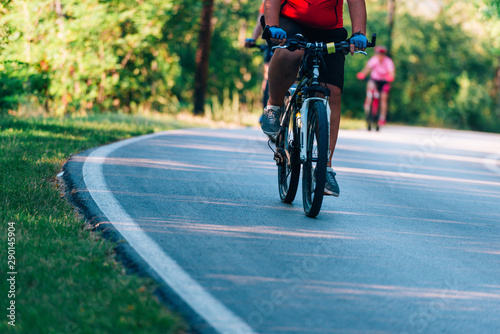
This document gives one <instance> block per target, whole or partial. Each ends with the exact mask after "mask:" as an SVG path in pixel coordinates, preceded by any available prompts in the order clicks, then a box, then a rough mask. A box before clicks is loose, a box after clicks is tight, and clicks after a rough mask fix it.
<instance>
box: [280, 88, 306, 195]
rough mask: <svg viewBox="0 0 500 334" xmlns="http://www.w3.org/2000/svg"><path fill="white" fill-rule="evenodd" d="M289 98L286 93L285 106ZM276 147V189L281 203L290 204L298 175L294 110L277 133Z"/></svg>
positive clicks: (298, 165)
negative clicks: (283, 127)
mask: <svg viewBox="0 0 500 334" xmlns="http://www.w3.org/2000/svg"><path fill="white" fill-rule="evenodd" d="M289 99H290V95H289V94H288V95H287V97H286V98H285V106H287V105H288V103H289ZM287 100H288V101H287ZM287 102H288V103H287ZM284 117H287V116H286V113H284ZM276 148H277V154H278V157H279V161H278V189H279V192H280V198H281V201H282V202H283V203H289V204H290V203H292V202H293V200H294V199H295V195H296V194H297V188H298V186H299V177H300V157H299V135H298V131H297V127H296V117H295V113H294V112H292V114H291V116H290V119H289V121H288V122H287V123H286V124H285V131H284V132H283V133H282V134H280V135H279V138H278V144H277V147H276Z"/></svg>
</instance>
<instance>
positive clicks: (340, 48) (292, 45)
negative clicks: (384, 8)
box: [262, 26, 377, 56]
mask: <svg viewBox="0 0 500 334" xmlns="http://www.w3.org/2000/svg"><path fill="white" fill-rule="evenodd" d="M262 38H264V39H265V40H266V41H267V44H268V45H269V47H271V48H272V49H273V50H275V49H288V50H290V51H295V50H298V49H303V50H308V49H316V50H321V51H322V52H323V53H326V54H329V53H335V52H342V54H344V55H347V54H348V53H349V52H350V46H351V43H350V41H349V40H345V41H342V42H339V43H334V42H331V43H324V42H315V43H310V42H308V41H307V40H306V38H305V37H304V36H302V35H300V34H297V35H295V36H293V37H291V38H289V39H287V43H286V44H285V45H283V46H279V45H278V46H272V43H271V38H270V32H269V26H266V27H265V29H264V32H263V33H262ZM376 41H377V34H375V33H374V34H373V35H372V41H371V42H369V43H367V44H366V47H367V48H373V47H375V45H376ZM355 53H361V54H364V55H365V56H366V55H367V54H366V52H364V51H355Z"/></svg>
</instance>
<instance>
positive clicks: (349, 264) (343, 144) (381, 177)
mask: <svg viewBox="0 0 500 334" xmlns="http://www.w3.org/2000/svg"><path fill="white" fill-rule="evenodd" d="M334 168H335V170H336V171H337V180H338V182H339V184H340V187H341V195H340V197H339V198H333V197H326V198H325V200H324V202H323V207H322V210H321V212H320V214H319V216H318V217H317V218H316V219H310V218H307V217H305V216H304V214H303V210H302V200H301V193H300V188H299V193H298V194H297V198H296V200H295V202H294V204H293V205H287V204H283V203H281V202H280V200H279V195H278V190H277V177H276V174H277V169H276V166H275V165H274V161H273V160H272V152H271V150H270V149H269V148H268V146H267V141H266V139H265V137H264V135H262V134H261V132H260V131H259V130H256V129H231V130H212V129H194V130H178V131H169V132H163V133H159V134H154V135H149V136H144V137H138V138H133V139H132V140H128V141H123V142H118V143H115V144H112V145H109V146H104V147H101V148H97V149H95V150H91V151H88V152H83V153H82V154H79V155H77V156H74V157H73V158H72V159H71V160H70V161H69V162H68V163H67V164H66V166H65V178H66V179H67V180H68V181H69V183H70V184H71V185H72V186H73V187H75V190H76V194H77V197H78V199H79V202H80V205H81V206H83V207H84V210H86V211H87V212H89V213H90V214H91V215H93V216H95V219H96V221H98V222H99V223H100V224H101V226H110V227H112V228H113V229H115V230H116V231H117V232H118V233H120V234H121V236H122V237H123V238H124V239H126V240H127V241H128V244H129V245H130V249H131V250H132V252H135V253H136V254H137V255H139V256H140V257H142V258H143V260H144V262H142V260H141V263H142V265H143V266H145V267H148V268H149V269H148V271H149V272H150V273H152V275H153V276H155V277H156V278H157V279H158V280H159V281H161V282H166V284H168V286H169V287H168V289H170V290H171V291H172V292H173V293H174V294H175V295H177V296H180V298H182V300H183V302H182V303H185V305H187V306H186V307H187V308H188V309H189V310H191V311H192V312H194V313H196V314H197V315H198V316H199V318H200V319H202V320H203V321H201V322H195V324H194V327H195V329H197V330H199V331H200V332H205V331H207V332H209V331H212V330H215V331H216V332H220V333H500V321H499V320H498V319H500V239H499V237H500V135H495V134H485V133H476V132H464V131H453V130H441V129H425V128H410V127H395V126H394V127H386V128H384V129H383V131H381V132H380V133H375V132H371V133H370V132H367V131H361V130H360V131H341V132H340V137H339V142H338V146H337V149H336V152H335V155H334Z"/></svg>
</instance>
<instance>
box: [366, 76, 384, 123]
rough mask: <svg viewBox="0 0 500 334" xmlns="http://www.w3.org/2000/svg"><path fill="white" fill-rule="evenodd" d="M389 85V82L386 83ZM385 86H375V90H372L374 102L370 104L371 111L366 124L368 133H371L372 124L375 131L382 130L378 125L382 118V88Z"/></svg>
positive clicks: (370, 92)
mask: <svg viewBox="0 0 500 334" xmlns="http://www.w3.org/2000/svg"><path fill="white" fill-rule="evenodd" d="M384 83H387V82H384ZM383 86H384V85H383V84H382V85H379V84H375V89H371V90H370V91H369V94H371V96H372V102H371V104H370V110H369V111H368V115H366V123H367V128H368V131H371V129H372V124H374V125H375V130H376V131H379V130H380V125H379V124H378V120H379V118H380V95H381V94H382V87H383Z"/></svg>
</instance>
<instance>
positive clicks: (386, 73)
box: [356, 46, 396, 126]
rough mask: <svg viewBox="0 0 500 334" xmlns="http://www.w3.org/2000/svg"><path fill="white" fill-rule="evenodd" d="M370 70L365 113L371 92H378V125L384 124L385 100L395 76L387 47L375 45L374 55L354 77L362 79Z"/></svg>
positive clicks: (387, 97) (371, 97) (370, 100)
mask: <svg viewBox="0 0 500 334" xmlns="http://www.w3.org/2000/svg"><path fill="white" fill-rule="evenodd" d="M370 72H371V74H370V80H368V84H367V85H366V100H365V104H364V109H365V115H368V113H369V112H370V105H371V103H372V99H373V96H372V94H373V93H372V92H375V94H379V92H380V117H379V120H378V125H379V126H383V125H385V119H386V116H387V101H388V99H389V90H390V89H391V82H393V81H394V78H395V76H396V68H395V67H394V62H393V61H392V59H391V58H389V56H387V48H386V47H385V46H376V47H375V56H373V57H372V58H370V60H368V63H366V66H365V68H363V70H362V71H361V72H359V73H358V74H357V75H356V77H357V78H358V79H360V80H364V79H365V78H366V76H367V75H368V73H370Z"/></svg>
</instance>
